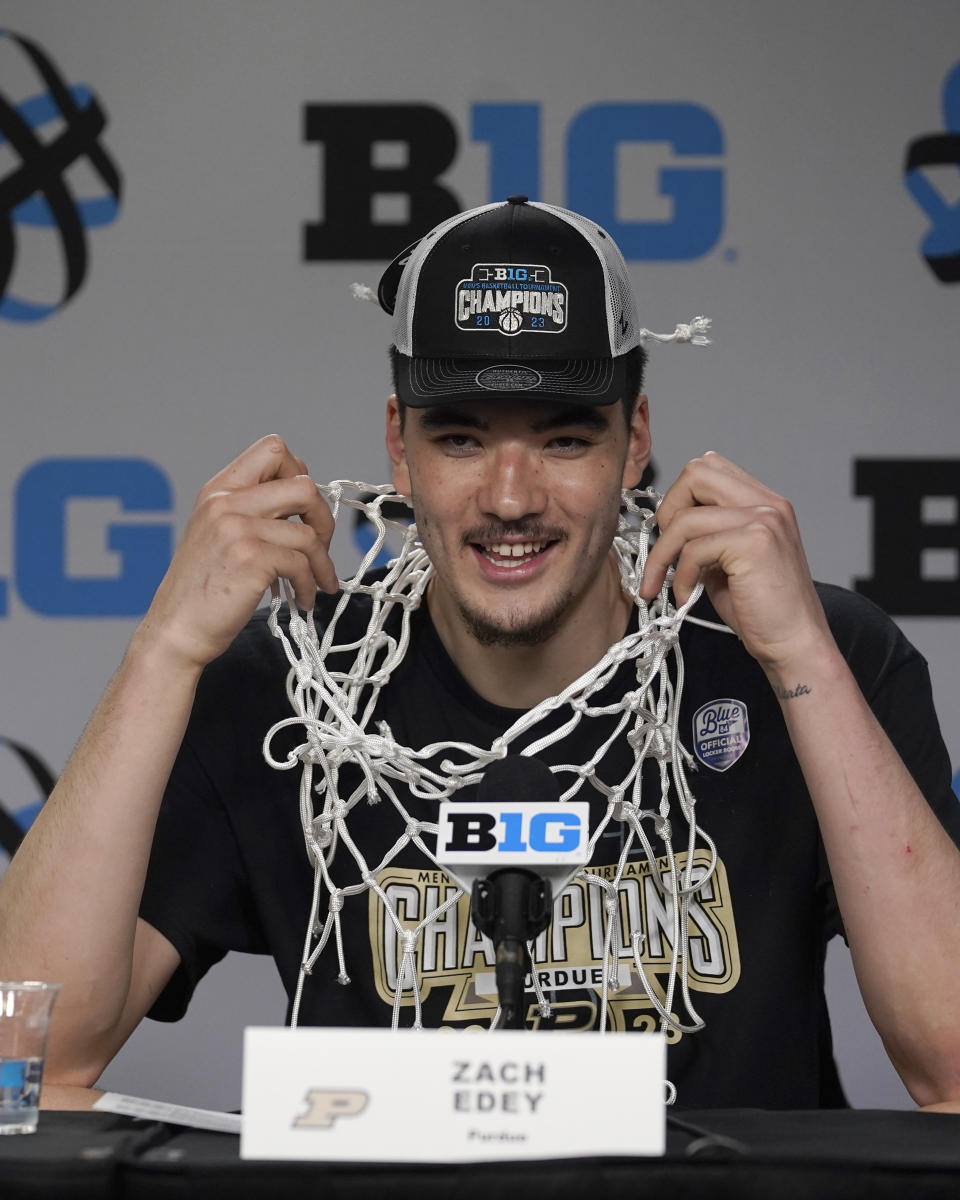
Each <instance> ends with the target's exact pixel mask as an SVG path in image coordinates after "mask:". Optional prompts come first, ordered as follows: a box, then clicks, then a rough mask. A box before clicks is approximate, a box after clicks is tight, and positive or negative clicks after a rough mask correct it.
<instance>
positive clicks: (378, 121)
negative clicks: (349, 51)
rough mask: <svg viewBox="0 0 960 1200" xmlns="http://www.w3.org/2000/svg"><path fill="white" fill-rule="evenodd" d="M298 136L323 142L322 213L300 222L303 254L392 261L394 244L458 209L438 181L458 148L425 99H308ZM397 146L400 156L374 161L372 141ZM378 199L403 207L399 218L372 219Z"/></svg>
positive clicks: (449, 127)
mask: <svg viewBox="0 0 960 1200" xmlns="http://www.w3.org/2000/svg"><path fill="white" fill-rule="evenodd" d="M303 136H304V140H305V141H307V142H319V143H321V144H322V146H323V149H324V153H323V163H324V167H323V170H322V171H321V196H322V208H323V219H322V220H321V221H319V222H315V223H313V224H308V225H305V226H304V242H303V257H304V258H305V259H306V261H307V262H319V261H321V260H326V259H350V258H354V259H365V260H367V259H391V258H393V256H394V255H395V254H396V252H397V247H398V246H402V245H405V244H406V243H408V242H414V241H416V240H417V239H418V238H421V237H423V235H424V234H425V233H426V232H427V231H428V230H429V229H432V228H433V227H434V225H439V224H440V222H441V221H445V220H446V219H447V217H452V216H453V215H454V213H458V212H459V211H460V208H461V204H460V200H459V199H458V197H457V196H456V195H455V194H454V193H453V192H451V191H450V190H449V189H448V188H445V187H444V186H443V185H442V184H439V183H437V176H438V175H440V174H442V173H443V172H444V171H445V170H446V169H447V168H448V167H449V166H450V164H451V163H452V162H453V160H454V158H455V157H456V154H457V131H456V128H455V127H454V125H453V122H452V121H451V120H450V118H449V117H448V116H447V115H446V114H445V113H444V112H442V111H441V110H440V109H439V108H434V107H433V106H432V105H429V104H308V105H306V106H305V108H304V129H303ZM380 143H391V144H394V145H401V146H403V147H404V155H403V157H404V158H405V162H403V164H402V165H399V164H378V163H377V161H376V147H377V145H378V144H380ZM379 197H385V198H387V197H397V198H399V199H400V201H401V202H403V203H405V204H406V206H407V211H406V214H405V215H406V220H405V221H391V223H390V224H379V223H377V221H376V220H375V212H374V205H375V202H376V200H377V199H378V198H379Z"/></svg>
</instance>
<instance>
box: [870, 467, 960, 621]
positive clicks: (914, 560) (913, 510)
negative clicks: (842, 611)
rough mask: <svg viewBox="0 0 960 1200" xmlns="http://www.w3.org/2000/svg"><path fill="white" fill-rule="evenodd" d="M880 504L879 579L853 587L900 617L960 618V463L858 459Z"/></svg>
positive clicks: (876, 526) (876, 507) (876, 513)
mask: <svg viewBox="0 0 960 1200" xmlns="http://www.w3.org/2000/svg"><path fill="white" fill-rule="evenodd" d="M853 490H854V493H855V495H857V496H869V497H870V498H871V499H872V500H873V575H872V576H871V577H870V578H869V579H857V580H854V587H855V589H856V590H857V591H858V592H861V593H862V594H863V595H864V596H867V597H869V598H870V599H871V600H873V601H874V602H875V603H876V604H879V605H880V607H881V608H883V609H885V610H886V611H887V612H888V613H891V614H892V615H893V616H901V617H956V616H960V458H906V459H897V458H859V459H856V460H855V461H854V485H853Z"/></svg>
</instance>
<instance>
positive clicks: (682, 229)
mask: <svg viewBox="0 0 960 1200" xmlns="http://www.w3.org/2000/svg"><path fill="white" fill-rule="evenodd" d="M540 128H541V121H540V105H539V104H490V103H476V104H473V105H471V108H470V139H471V141H473V142H477V143H482V144H484V145H485V146H486V147H487V157H488V161H489V186H488V196H489V199H490V200H505V199H506V198H507V196H508V195H512V194H514V193H522V194H523V195H525V196H529V197H530V198H531V199H537V198H538V197H539V196H540V159H541V142H542V138H541V132H540ZM303 136H304V140H305V141H307V142H313V143H317V144H318V145H320V146H322V149H323V153H322V164H323V165H322V170H321V178H320V212H321V214H322V215H321V217H320V219H319V220H317V221H314V222H312V223H309V224H307V225H305V226H304V249H303V254H304V259H305V260H306V261H307V262H324V261H334V260H346V259H391V258H393V257H394V256H395V255H396V254H397V252H398V250H399V249H400V248H401V247H403V246H404V245H406V244H408V243H410V242H412V241H415V240H416V239H417V238H419V237H422V236H423V234H424V233H426V232H427V230H428V229H431V228H432V227H433V226H434V225H437V224H439V222H441V221H444V220H446V219H447V218H448V217H451V216H453V214H454V213H457V212H460V211H461V210H462V209H464V208H469V207H471V206H472V205H475V204H479V203H480V202H481V199H482V198H481V197H478V196H471V197H469V199H468V201H467V202H464V200H462V199H461V197H460V196H458V195H457V194H456V193H455V192H453V191H452V190H451V188H450V187H449V185H448V184H446V183H442V182H441V181H440V179H441V176H442V175H443V173H444V172H445V171H447V170H448V169H449V168H450V167H451V166H452V165H453V164H454V162H455V160H456V158H457V155H458V153H459V146H460V137H459V134H458V131H457V128H456V126H455V124H454V122H453V120H452V118H451V117H450V116H449V115H448V114H447V113H445V112H444V111H443V110H442V109H440V108H437V107H435V106H433V105H428V104H307V105H306V106H305V107H304V131H303ZM651 145H653V146H658V147H660V146H662V147H663V155H664V162H663V165H661V166H660V167H659V168H658V170H657V172H656V178H655V181H654V182H653V183H651V184H650V185H649V191H648V194H645V195H632V194H631V195H630V197H629V203H628V205H627V207H628V208H629V212H630V215H628V216H625V215H623V213H622V212H621V201H622V199H623V196H622V193H623V192H625V191H629V188H625V187H624V186H623V184H624V179H623V172H624V161H625V155H627V154H628V152H629V151H630V149H631V147H632V148H636V149H641V150H642V149H644V148H648V147H650V146H651ZM723 153H724V135H723V129H722V127H721V125H720V122H719V121H718V120H717V118H716V116H715V115H714V114H713V113H712V112H710V110H709V109H707V108H705V107H704V106H703V105H701V104H695V103H693V102H658V101H634V102H632V103H619V104H613V103H599V104H591V105H588V106H587V107H586V108H583V109H581V110H580V112H578V113H576V114H575V115H574V117H573V118H572V119H571V121H570V123H569V125H568V127H567V131H566V139H565V145H564V154H565V176H566V196H565V200H564V202H565V203H566V205H567V207H569V208H572V209H574V210H575V211H577V212H580V213H583V214H584V215H585V216H588V217H590V218H591V219H592V220H594V221H596V222H597V223H598V224H600V225H602V226H603V227H604V228H605V229H606V230H607V231H608V232H609V233H610V234H611V235H612V237H613V238H614V239H615V240H616V241H617V243H618V244H619V246H620V249H621V250H622V251H623V254H624V257H625V258H627V259H630V260H634V261H646V262H656V261H660V262H667V261H682V260H689V259H694V258H701V257H702V256H703V255H705V254H708V253H709V252H710V251H711V250H712V249H713V248H714V246H716V244H717V242H718V241H719V239H720V235H721V233H722V232H723V225H724V169H723V167H722V165H720V163H719V162H718V161H717V160H718V159H720V158H721V156H722V155H723ZM704 159H705V160H707V161H706V162H704V161H703V160H704ZM664 208H666V209H667V210H668V211H667V215H665V216H664V215H663V210H664ZM651 214H657V215H656V216H654V215H651Z"/></svg>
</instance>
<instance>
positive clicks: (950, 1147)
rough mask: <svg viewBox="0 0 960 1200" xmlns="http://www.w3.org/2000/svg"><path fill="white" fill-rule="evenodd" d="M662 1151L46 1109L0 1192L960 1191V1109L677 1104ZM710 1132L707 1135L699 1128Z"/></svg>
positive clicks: (17, 1143) (465, 1196) (59, 1199)
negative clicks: (531, 1146)
mask: <svg viewBox="0 0 960 1200" xmlns="http://www.w3.org/2000/svg"><path fill="white" fill-rule="evenodd" d="M672 1115H673V1116H674V1117H675V1118H676V1120H677V1121H678V1122H683V1125H684V1127H683V1128H680V1127H672V1128H671V1129H670V1130H669V1134H668V1148H667V1154H666V1155H665V1156H664V1157H663V1158H656V1159H639V1158H633V1159H627V1158H617V1159H610V1158H592V1159H584V1158H581V1159H568V1160H564V1161H551V1162H514V1163H484V1164H463V1165H454V1166H451V1165H448V1164H445V1165H442V1166H432V1165H427V1164H423V1165H419V1164H418V1165H376V1166H373V1165H368V1164H364V1163H356V1164H354V1163H349V1164H345V1163H331V1164H323V1163H299V1162H298V1163H275V1162H245V1161H242V1160H241V1159H240V1152H239V1138H237V1137H235V1136H232V1135H230V1134H220V1133H205V1132H201V1131H198V1130H189V1129H181V1128H179V1127H177V1126H170V1125H159V1124H156V1123H151V1122H146V1121H137V1120H132V1119H130V1118H127V1117H117V1116H113V1115H111V1114H109V1113H93V1112H44V1113H41V1122H40V1129H39V1131H38V1132H37V1133H36V1134H35V1135H33V1136H27V1137H7V1138H2V1139H0V1197H2V1198H3V1200H21V1198H24V1197H30V1198H31V1200H33V1198H36V1197H40V1196H42V1197H45V1198H50V1197H55V1198H56V1200H74V1198H75V1197H77V1198H79V1197H94V1196H96V1197H108V1198H110V1200H127V1198H128V1197H129V1198H134V1200H159V1198H161V1197H164V1198H168V1200H172V1198H174V1197H178V1198H180V1200H183V1198H186V1197H189V1200H207V1198H209V1200H222V1198H223V1197H224V1196H225V1195H226V1196H243V1197H244V1198H246V1197H250V1198H251V1200H261V1198H263V1200H273V1198H275V1197H276V1198H279V1197H284V1198H288V1197H290V1196H291V1195H297V1194H299V1193H300V1192H301V1191H302V1192H304V1194H307V1189H308V1188H309V1189H310V1194H317V1195H321V1196H322V1197H323V1198H324V1200H354V1198H356V1200H361V1198H363V1200H366V1198H367V1197H370V1196H374V1195H377V1194H379V1193H381V1192H383V1191H385V1190H386V1191H388V1193H389V1195H390V1197H391V1200H406V1198H407V1197H410V1200H414V1198H415V1200H489V1197H490V1196H491V1194H493V1195H498V1194H504V1193H506V1194H509V1192H510V1191H511V1190H513V1191H515V1192H516V1193H517V1194H518V1195H522V1194H528V1195H530V1194H532V1195H535V1196H536V1197H537V1198H538V1200H568V1198H569V1200H583V1198H584V1196H589V1197H596V1198H597V1200H637V1198H638V1197H642V1196H654V1197H656V1198H657V1200H663V1198H666V1197H671V1198H672V1197H678V1198H685V1197H690V1198H691V1200H694V1198H695V1200H710V1198H714V1197H724V1198H726V1197H730V1200H752V1198H754V1197H756V1198H757V1200H770V1197H775V1198H776V1200H794V1198H796V1200H807V1198H813V1200H832V1198H834V1197H843V1198H844V1200H850V1198H856V1197H863V1198H864V1200H883V1198H884V1197H896V1198H897V1200H901V1198H902V1197H904V1196H918V1197H923V1200H928V1198H930V1200H939V1198H940V1197H944V1198H945V1200H946V1198H948V1197H949V1200H955V1198H956V1197H957V1196H958V1195H960V1116H957V1115H952V1114H945V1113H939V1114H934V1113H910V1112H884V1111H868V1110H841V1111H836V1112H828V1111H818V1112H765V1111H761V1110H758V1109H757V1110H752V1109H737V1110H724V1109H716V1110H711V1111H701V1112H685V1111H679V1112H677V1113H675V1114H672ZM700 1130H703V1131H710V1133H711V1134H712V1135H713V1136H712V1137H706V1136H702V1134H701V1133H700Z"/></svg>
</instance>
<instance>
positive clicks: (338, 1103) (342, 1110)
mask: <svg viewBox="0 0 960 1200" xmlns="http://www.w3.org/2000/svg"><path fill="white" fill-rule="evenodd" d="M303 1099H304V1102H305V1103H306V1104H307V1105H308V1108H307V1111H306V1112H304V1113H301V1114H300V1115H299V1116H298V1117H297V1118H296V1120H295V1121H294V1122H293V1127H294V1129H331V1128H332V1127H333V1124H334V1122H335V1121H336V1120H338V1119H339V1118H340V1117H358V1116H359V1115H360V1113H362V1112H363V1110H364V1109H365V1108H366V1107H367V1105H368V1104H369V1102H370V1093H369V1092H363V1091H343V1090H336V1089H333V1088H311V1089H310V1090H309V1091H308V1092H307V1094H306V1095H305V1096H304V1098H303Z"/></svg>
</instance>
